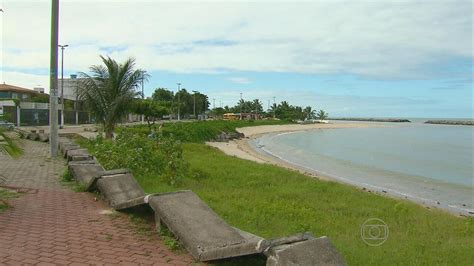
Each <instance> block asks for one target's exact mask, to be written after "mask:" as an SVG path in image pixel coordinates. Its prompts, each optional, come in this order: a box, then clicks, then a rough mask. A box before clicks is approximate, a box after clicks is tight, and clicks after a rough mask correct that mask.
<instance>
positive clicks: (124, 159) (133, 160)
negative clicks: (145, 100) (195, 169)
mask: <svg viewBox="0 0 474 266" xmlns="http://www.w3.org/2000/svg"><path fill="white" fill-rule="evenodd" d="M85 144H86V146H87V147H88V148H89V150H90V152H91V153H92V154H93V155H94V156H96V157H97V159H98V160H99V162H100V163H101V164H102V166H104V168H106V169H117V168H128V169H130V170H131V171H132V172H133V173H134V174H135V175H147V176H156V177H157V178H162V179H163V180H164V181H166V183H168V184H169V185H176V184H178V183H180V182H181V181H182V179H183V178H184V177H185V176H186V175H188V174H189V168H188V164H187V163H186V162H185V161H184V160H183V151H182V148H181V143H180V142H179V141H177V140H175V139H174V138H173V137H172V136H170V137H166V138H164V137H158V138H148V137H145V136H144V135H141V134H134V133H133V132H129V131H126V130H122V131H120V132H119V133H118V134H117V137H116V138H115V140H110V139H105V138H104V137H102V136H101V135H99V136H98V137H97V138H96V139H94V140H89V141H87V143H85Z"/></svg>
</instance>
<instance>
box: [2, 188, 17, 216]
mask: <svg viewBox="0 0 474 266" xmlns="http://www.w3.org/2000/svg"><path fill="white" fill-rule="evenodd" d="M19 196H20V193H18V192H14V191H12V190H8V189H4V188H0V213H1V212H3V211H4V210H6V209H8V208H10V204H8V200H9V199H11V198H17V197H19Z"/></svg>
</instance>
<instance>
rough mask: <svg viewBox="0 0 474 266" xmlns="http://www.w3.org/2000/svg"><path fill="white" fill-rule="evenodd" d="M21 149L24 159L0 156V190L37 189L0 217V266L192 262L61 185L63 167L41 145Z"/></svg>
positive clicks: (14, 201)
mask: <svg viewBox="0 0 474 266" xmlns="http://www.w3.org/2000/svg"><path fill="white" fill-rule="evenodd" d="M22 146H23V148H24V149H25V154H24V155H23V156H22V157H21V158H20V159H18V160H13V159H10V158H9V157H6V156H5V155H2V154H0V175H2V176H3V178H6V179H7V183H6V185H9V186H21V187H25V188H35V189H38V190H37V192H36V191H32V192H31V193H27V194H24V195H22V196H20V197H19V198H16V199H12V200H10V201H9V202H10V205H12V208H10V209H7V210H6V211H4V212H3V213H0V265H4V264H6V265H9V264H13V265H19V264H37V265H53V264H71V265H102V264H110V265H117V264H126V265H140V264H155V265H188V264H191V263H192V262H193V260H192V258H191V257H190V256H189V255H188V254H175V253H173V252H172V251H170V250H168V249H167V248H166V247H165V246H164V244H163V243H162V242H161V241H160V240H158V239H155V238H153V237H152V239H149V238H145V237H143V236H139V235H138V234H137V233H136V232H135V231H133V230H132V229H130V227H131V223H130V222H129V220H128V218H127V217H126V216H125V215H123V214H121V215H114V216H111V215H109V214H110V209H109V208H108V207H107V206H106V204H105V203H104V202H102V201H100V200H99V201H95V200H94V195H93V194H91V193H86V192H82V193H78V192H73V191H71V190H70V189H68V188H64V187H63V186H61V185H60V184H59V176H60V175H61V174H62V172H63V171H64V169H65V168H66V167H65V162H64V161H63V160H61V159H53V160H51V159H48V158H47V155H48V146H47V144H44V143H40V142H32V141H22ZM107 213H108V214H107Z"/></svg>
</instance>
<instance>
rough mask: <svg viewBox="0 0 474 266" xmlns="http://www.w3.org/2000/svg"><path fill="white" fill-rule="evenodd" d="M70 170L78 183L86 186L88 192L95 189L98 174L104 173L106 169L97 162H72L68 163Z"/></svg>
mask: <svg viewBox="0 0 474 266" xmlns="http://www.w3.org/2000/svg"><path fill="white" fill-rule="evenodd" d="M86 162H90V163H86ZM68 168H69V171H71V173H72V175H73V177H74V179H76V181H78V182H81V183H83V184H85V186H86V190H87V191H90V190H92V189H93V188H94V187H95V183H96V181H97V178H98V174H99V173H101V172H103V171H104V167H102V165H100V164H98V163H97V161H79V162H76V161H71V162H69V163H68Z"/></svg>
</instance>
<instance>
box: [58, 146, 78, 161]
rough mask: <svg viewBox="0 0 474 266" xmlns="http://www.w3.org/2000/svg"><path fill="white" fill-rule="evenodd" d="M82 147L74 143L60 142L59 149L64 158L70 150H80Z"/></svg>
mask: <svg viewBox="0 0 474 266" xmlns="http://www.w3.org/2000/svg"><path fill="white" fill-rule="evenodd" d="M80 148H81V147H80V146H79V145H77V144H74V143H60V144H59V151H60V152H61V154H62V155H63V157H64V158H66V157H67V152H68V151H70V150H78V149H80Z"/></svg>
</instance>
